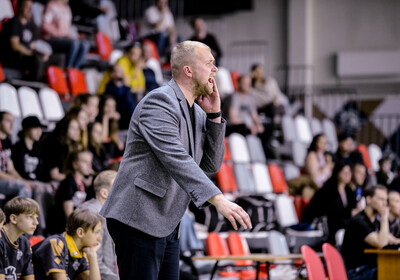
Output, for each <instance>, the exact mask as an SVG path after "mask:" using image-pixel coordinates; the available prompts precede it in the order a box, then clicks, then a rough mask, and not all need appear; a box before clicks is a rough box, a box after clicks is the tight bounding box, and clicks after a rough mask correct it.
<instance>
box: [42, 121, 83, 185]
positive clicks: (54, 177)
mask: <svg viewBox="0 0 400 280" xmlns="http://www.w3.org/2000/svg"><path fill="white" fill-rule="evenodd" d="M80 137H81V130H80V128H79V122H78V121H77V120H76V119H75V118H72V117H70V116H66V117H64V118H63V119H62V120H61V121H59V122H58V123H57V125H56V128H55V129H54V130H53V131H52V132H51V133H50V134H49V135H48V136H47V137H46V138H45V139H44V140H43V142H42V145H41V151H42V153H43V160H44V165H45V171H46V173H47V174H46V175H47V176H48V180H50V181H55V182H61V181H62V180H64V179H65V177H66V175H65V173H64V165H65V162H66V160H67V158H68V156H69V154H70V153H72V152H75V151H79V150H81V149H82V145H81V142H80Z"/></svg>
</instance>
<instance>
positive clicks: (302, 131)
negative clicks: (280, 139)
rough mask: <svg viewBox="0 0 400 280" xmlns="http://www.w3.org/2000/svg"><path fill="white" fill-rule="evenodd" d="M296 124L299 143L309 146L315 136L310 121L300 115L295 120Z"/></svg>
mask: <svg viewBox="0 0 400 280" xmlns="http://www.w3.org/2000/svg"><path fill="white" fill-rule="evenodd" d="M294 124H295V127H296V135H297V139H298V141H300V142H301V143H304V144H307V145H308V144H310V143H311V141H312V139H313V135H312V132H311V127H310V124H309V122H308V120H307V119H306V118H305V117H304V116H300V115H299V116H296V118H295V119H294Z"/></svg>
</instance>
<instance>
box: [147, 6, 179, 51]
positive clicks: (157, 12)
mask: <svg viewBox="0 0 400 280" xmlns="http://www.w3.org/2000/svg"><path fill="white" fill-rule="evenodd" d="M141 36H142V37H146V38H149V39H151V40H152V41H154V42H155V43H156V44H157V50H158V53H159V55H160V56H163V55H168V53H170V52H171V50H172V49H173V47H174V46H175V45H176V44H177V43H178V42H179V38H178V35H177V32H176V28H175V20H174V16H173V15H172V13H171V10H170V9H169V7H168V0H156V3H155V5H152V6H150V7H148V8H147V9H146V10H145V12H144V22H143V24H142V25H141Z"/></svg>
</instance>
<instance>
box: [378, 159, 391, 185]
mask: <svg viewBox="0 0 400 280" xmlns="http://www.w3.org/2000/svg"><path fill="white" fill-rule="evenodd" d="M391 167H392V160H391V159H390V158H389V157H383V158H381V159H380V160H379V171H378V172H376V181H377V182H378V184H379V185H382V186H385V187H388V186H389V185H390V184H391V183H392V181H393V179H394V174H393V172H392V171H391V170H390V168H391Z"/></svg>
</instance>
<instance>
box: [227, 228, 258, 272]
mask: <svg viewBox="0 0 400 280" xmlns="http://www.w3.org/2000/svg"><path fill="white" fill-rule="evenodd" d="M226 240H227V242H228V248H229V252H230V254H231V255H235V256H242V255H248V254H250V249H249V245H248V243H247V240H246V239H245V238H244V237H243V236H241V235H240V234H239V233H237V232H230V233H229V234H228V238H227V239H226ZM235 264H236V265H252V264H253V262H252V261H249V260H243V261H235Z"/></svg>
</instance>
